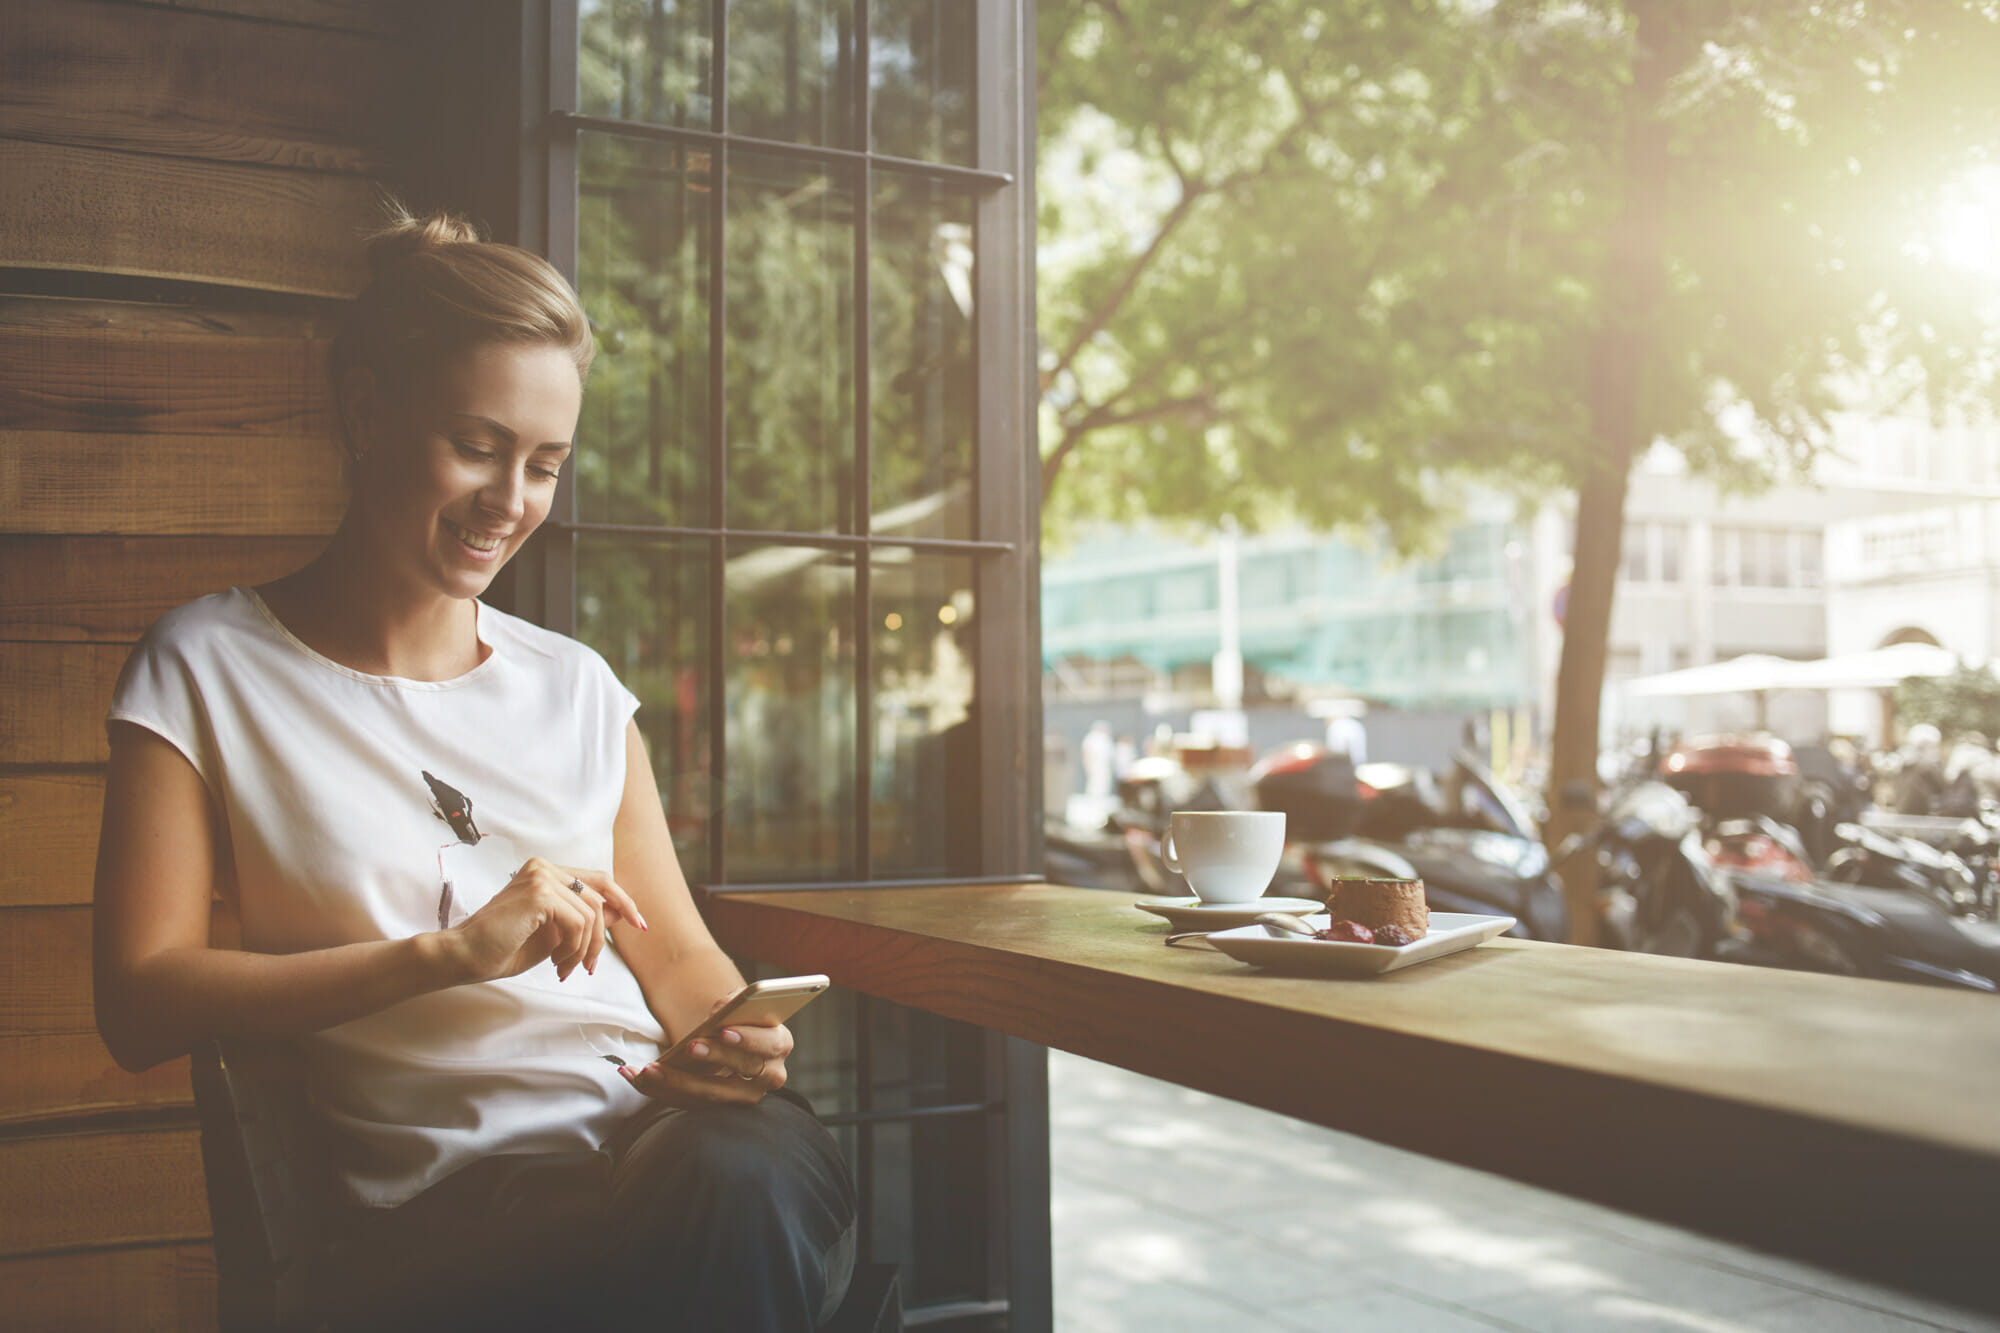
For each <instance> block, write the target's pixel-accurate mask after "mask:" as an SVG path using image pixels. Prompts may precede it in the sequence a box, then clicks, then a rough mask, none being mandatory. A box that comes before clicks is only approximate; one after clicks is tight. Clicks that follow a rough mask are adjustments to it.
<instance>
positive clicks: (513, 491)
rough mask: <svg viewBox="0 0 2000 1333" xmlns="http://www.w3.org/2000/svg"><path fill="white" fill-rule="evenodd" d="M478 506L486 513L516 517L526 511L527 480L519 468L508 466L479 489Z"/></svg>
mask: <svg viewBox="0 0 2000 1333" xmlns="http://www.w3.org/2000/svg"><path fill="white" fill-rule="evenodd" d="M479 503H480V506H481V507H482V508H483V509H485V510H486V511H487V512H488V513H491V514H495V515H498V516H499V517H502V518H506V519H510V520H511V519H518V518H520V517H521V515H522V514H523V513H525V512H526V511H527V507H528V506H527V482H526V479H525V478H523V477H522V475H521V471H520V469H519V468H508V469H506V470H505V471H503V472H502V473H501V474H500V475H499V476H497V477H495V478H494V479H493V480H492V481H490V482H488V483H487V484H486V485H484V486H482V487H481V488H480V490H479Z"/></svg>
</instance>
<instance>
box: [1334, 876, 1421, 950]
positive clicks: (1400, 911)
mask: <svg viewBox="0 0 2000 1333" xmlns="http://www.w3.org/2000/svg"><path fill="white" fill-rule="evenodd" d="M1326 910H1327V913H1328V915H1330V916H1331V917H1332V918H1333V919H1334V920H1335V921H1356V922H1359V923H1360V924H1362V925H1364V926H1366V927H1368V928H1369V929H1370V930H1380V929H1382V928H1383V927H1384V926H1400V927H1402V928H1403V929H1404V930H1406V931H1408V932H1409V933H1410V938H1411V939H1412V940H1420V939H1422V938H1423V937H1424V936H1425V935H1426V934H1428V933H1429V932H1430V928H1431V909H1430V905H1429V904H1427V903H1426V902H1425V901H1424V882H1423V881H1422V880H1420V879H1337V880H1335V881H1334V882H1333V895H1332V896H1331V897H1330V898H1328V899H1327V903H1326Z"/></svg>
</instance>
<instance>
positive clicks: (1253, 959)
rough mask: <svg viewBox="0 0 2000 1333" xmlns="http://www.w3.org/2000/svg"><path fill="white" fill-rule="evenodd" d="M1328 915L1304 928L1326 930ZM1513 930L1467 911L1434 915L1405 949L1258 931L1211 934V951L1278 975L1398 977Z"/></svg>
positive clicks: (1501, 920)
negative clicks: (1390, 974) (1424, 930)
mask: <svg viewBox="0 0 2000 1333" xmlns="http://www.w3.org/2000/svg"><path fill="white" fill-rule="evenodd" d="M1326 921H1327V918H1326V917H1325V916H1316V917H1308V918H1307V920H1306V924H1307V925H1309V926H1318V927H1320V928H1321V929H1325V926H1326ZM1513 928H1514V918H1513V917H1511V916H1474V915H1471V914H1469V913H1464V912H1432V913H1431V928H1430V933H1429V934H1427V935H1425V936H1424V937H1423V938H1422V939H1420V940H1416V941H1414V942H1412V943H1409V944H1405V945H1402V946H1400V947H1399V946H1396V945H1389V944H1348V943H1346V942H1345V941H1341V940H1308V939H1302V938H1301V937H1299V936H1297V935H1288V934H1286V933H1284V932H1282V931H1277V930H1273V929H1271V927H1269V926H1260V925H1257V924H1255V923H1254V922H1253V923H1252V924H1251V925H1250V926H1249V927H1248V928H1246V929H1242V930H1219V931H1215V932H1214V933H1212V934H1210V935H1209V937H1208V944H1209V947H1210V948H1213V949H1217V950H1220V951H1221V952H1223V953H1226V954H1228V955H1229V956H1230V957H1231V958H1234V959H1237V960H1238V961H1240V962H1245V963H1253V964H1255V965H1256V966H1258V967H1268V968H1271V969H1273V970H1274V971H1279V972H1303V973H1307V974H1310V975H1315V976H1324V977H1369V976H1374V975H1376V974H1378V973H1381V972H1394V971H1396V970H1397V969H1398V968H1403V967H1409V966H1410V965H1411V964H1413V963H1422V962H1428V961H1429V960H1431V959H1433V958H1442V957H1444V956H1445V955H1446V954H1450V953H1458V952H1459V951H1461V950H1463V949H1471V948H1475V947H1477V946H1478V945H1481V944H1484V943H1486V941H1488V940H1490V939H1494V938H1496V937H1497V936H1500V935H1504V934H1506V933H1507V932H1508V931H1510V930H1512V929H1513Z"/></svg>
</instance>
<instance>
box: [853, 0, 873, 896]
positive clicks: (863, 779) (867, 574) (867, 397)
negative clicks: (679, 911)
mask: <svg viewBox="0 0 2000 1333" xmlns="http://www.w3.org/2000/svg"><path fill="white" fill-rule="evenodd" d="M854 20H855V21H854V44H855V67H856V70H857V74H856V77H855V80H854V90H855V91H854V95H855V99H856V101H857V102H858V103H859V105H858V106H857V107H856V108H855V124H856V127H857V132H858V133H859V135H860V146H861V148H862V150H863V152H864V153H865V152H866V151H867V148H868V146H869V96H868V5H867V3H866V0H855V5H854ZM859 176H860V178H859V180H858V181H857V182H856V186H857V188H856V193H855V197H854V482H853V493H854V523H853V526H854V531H855V532H856V533H858V534H859V535H861V536H862V537H868V536H870V535H871V534H872V533H873V532H874V513H873V511H874V493H875V487H874V478H873V473H872V468H873V466H874V459H873V452H872V445H873V441H872V437H871V433H870V432H871V430H872V429H873V426H874V420H873V416H874V410H875V409H874V392H873V390H874V386H873V383H872V381H871V376H872V375H873V374H874V362H873V360H872V356H871V348H870V346H869V344H870V342H871V340H872V333H873V330H872V328H871V327H870V326H871V320H872V317H871V314H870V306H869V293H868V266H869V263H870V262H871V261H870V254H871V249H870V247H871V244H872V240H873V225H874V215H875V210H874V187H875V176H874V172H873V170H872V169H871V168H870V166H869V163H868V159H867V158H866V157H863V158H862V159H861V163H860V168H859ZM873 556H874V552H873V551H872V550H871V549H870V548H869V547H868V546H867V545H863V546H862V548H861V549H860V550H859V551H857V552H855V564H854V617H855V626H856V629H857V630H858V631H859V632H858V633H857V634H856V635H855V639H854V838H855V842H854V866H855V874H856V877H857V878H860V879H864V880H865V879H871V878H873V877H874V874H875V846H874V824H873V819H874V809H875V797H874V792H875V725H874V716H875V597H874V580H873V573H874V561H873Z"/></svg>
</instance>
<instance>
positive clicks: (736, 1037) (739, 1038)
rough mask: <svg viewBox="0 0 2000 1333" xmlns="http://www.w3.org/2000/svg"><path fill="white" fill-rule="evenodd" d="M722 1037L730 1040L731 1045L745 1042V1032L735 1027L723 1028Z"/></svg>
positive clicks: (727, 1040)
mask: <svg viewBox="0 0 2000 1333" xmlns="http://www.w3.org/2000/svg"><path fill="white" fill-rule="evenodd" d="M722 1039H723V1040H724V1041H726V1042H728V1043H729V1044H730V1045H731V1046H741V1045H742V1044H743V1034H742V1033H740V1032H738V1031H737V1030H736V1029H735V1028H724V1029H722Z"/></svg>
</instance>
